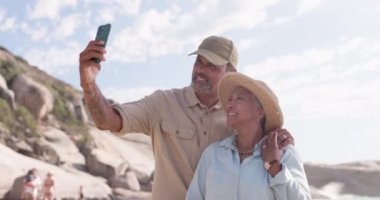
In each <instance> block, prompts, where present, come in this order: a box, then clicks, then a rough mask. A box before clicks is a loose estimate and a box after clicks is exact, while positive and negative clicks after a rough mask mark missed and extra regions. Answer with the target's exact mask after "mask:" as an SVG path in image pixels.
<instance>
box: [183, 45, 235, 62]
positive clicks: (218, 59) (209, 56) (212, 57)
mask: <svg viewBox="0 0 380 200" xmlns="http://www.w3.org/2000/svg"><path fill="white" fill-rule="evenodd" d="M191 55H201V56H203V57H205V58H206V59H207V60H208V61H210V62H211V63H212V64H214V65H225V64H227V63H228V60H226V59H224V58H222V57H220V56H218V55H217V54H215V53H213V52H211V51H208V50H205V49H198V50H196V51H194V52H193V53H191V54H189V56H191Z"/></svg>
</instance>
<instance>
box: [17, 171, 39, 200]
mask: <svg viewBox="0 0 380 200" xmlns="http://www.w3.org/2000/svg"><path fill="white" fill-rule="evenodd" d="M40 185H41V179H40V177H39V176H38V174H37V170H36V169H34V168H33V169H31V170H29V171H28V173H27V174H26V175H25V178H24V182H23V191H22V193H21V197H20V199H25V200H37V197H38V192H39V187H40Z"/></svg>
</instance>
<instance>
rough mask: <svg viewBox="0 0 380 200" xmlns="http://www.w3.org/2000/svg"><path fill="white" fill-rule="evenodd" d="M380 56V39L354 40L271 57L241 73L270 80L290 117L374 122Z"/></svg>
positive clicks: (378, 109) (379, 108) (379, 93)
mask: <svg viewBox="0 0 380 200" xmlns="http://www.w3.org/2000/svg"><path fill="white" fill-rule="evenodd" d="M379 54H380V40H376V39H368V38H367V39H366V38H351V39H346V40H344V41H341V42H340V43H339V44H337V45H329V46H327V47H325V48H321V49H314V50H308V51H305V52H301V53H299V54H288V55H284V56H280V57H273V58H269V59H267V60H265V61H263V62H260V63H256V64H254V65H253V67H247V68H245V70H244V71H243V73H247V74H249V75H251V76H252V77H255V78H257V79H262V80H265V81H266V82H268V84H269V85H270V86H271V87H272V88H273V89H274V90H275V91H276V92H277V94H278V96H279V97H280V102H281V105H282V108H283V109H284V110H285V111H286V112H287V114H288V117H290V118H296V119H337V118H338V119H362V118H366V117H367V118H368V117H369V118H370V119H373V118H374V117H376V116H379V115H380V105H379V103H378V102H380V90H379V89H378V88H380V79H378V78H377V76H376V75H375V74H380V67H379V66H380V58H378V55H379Z"/></svg>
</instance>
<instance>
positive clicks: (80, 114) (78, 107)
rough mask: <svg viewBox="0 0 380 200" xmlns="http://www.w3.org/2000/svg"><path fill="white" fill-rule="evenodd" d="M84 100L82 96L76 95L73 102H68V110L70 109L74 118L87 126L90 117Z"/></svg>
mask: <svg viewBox="0 0 380 200" xmlns="http://www.w3.org/2000/svg"><path fill="white" fill-rule="evenodd" d="M82 99H83V97H82V95H74V96H73V99H72V100H71V101H67V102H66V108H68V110H69V112H70V113H71V115H72V116H75V118H76V119H78V120H79V121H80V122H82V123H84V124H87V122H88V116H87V112H86V110H85V107H84V104H83V100H82Z"/></svg>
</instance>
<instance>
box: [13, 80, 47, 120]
mask: <svg viewBox="0 0 380 200" xmlns="http://www.w3.org/2000/svg"><path fill="white" fill-rule="evenodd" d="M11 89H12V90H13V91H14V93H15V99H16V102H17V103H19V104H21V105H23V106H24V107H25V108H26V109H28V110H29V112H30V113H32V115H33V116H34V117H35V118H36V119H42V118H43V117H44V116H46V114H47V113H49V112H50V111H51V110H52V109H53V106H54V97H53V95H52V94H51V92H50V91H49V90H48V89H47V88H46V87H45V86H43V85H41V84H39V83H37V82H35V81H34V80H32V79H30V78H29V77H27V76H25V75H17V76H16V78H15V79H14V80H13V81H12V85H11Z"/></svg>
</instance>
